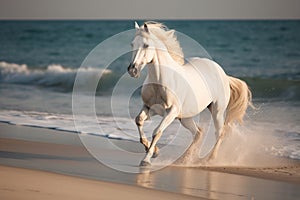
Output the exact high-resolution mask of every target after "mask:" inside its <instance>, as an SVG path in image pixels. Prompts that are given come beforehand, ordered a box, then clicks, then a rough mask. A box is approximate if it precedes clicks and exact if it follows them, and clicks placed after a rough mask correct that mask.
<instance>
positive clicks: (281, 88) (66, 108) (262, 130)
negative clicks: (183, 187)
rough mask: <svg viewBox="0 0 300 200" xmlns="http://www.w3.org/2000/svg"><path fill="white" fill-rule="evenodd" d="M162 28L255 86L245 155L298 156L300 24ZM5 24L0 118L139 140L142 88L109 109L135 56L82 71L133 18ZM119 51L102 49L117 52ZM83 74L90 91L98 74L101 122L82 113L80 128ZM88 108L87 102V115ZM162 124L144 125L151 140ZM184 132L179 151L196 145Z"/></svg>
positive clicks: (0, 33)
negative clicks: (76, 104)
mask: <svg viewBox="0 0 300 200" xmlns="http://www.w3.org/2000/svg"><path fill="white" fill-rule="evenodd" d="M162 22H163V23H164V24H165V25H167V26H168V27H169V28H170V29H175V30H177V31H179V32H181V33H184V34H186V35H187V36H189V37H191V38H192V39H194V40H195V41H197V42H198V43H199V44H201V45H202V46H203V47H204V48H205V50H206V51H207V52H208V53H209V55H210V57H211V59H213V60H215V61H216V62H218V63H219V64H220V65H221V66H222V67H223V68H224V70H225V72H226V73H227V74H230V75H231V76H236V77H239V78H241V79H243V80H245V81H246V82H247V83H248V85H249V86H250V88H251V91H252V93H253V101H254V104H255V106H256V109H254V110H251V109H249V110H248V112H247V116H246V118H245V120H246V123H245V124H244V126H242V127H240V128H239V131H238V132H239V133H238V134H239V137H240V138H242V139H241V140H240V141H239V140H237V141H236V142H237V143H239V144H240V145H241V144H244V145H246V144H247V141H251V142H252V143H253V144H252V145H251V146H249V148H255V147H259V148H260V151H262V152H265V153H268V154H271V155H274V156H278V157H287V158H291V159H300V143H299V141H300V116H299V111H300V35H299V32H300V21H299V20H294V21H289V20H286V21H223V20H222V21H162ZM140 23H142V22H140ZM0 27H1V28H0V121H2V122H8V123H11V124H18V125H27V126H37V127H41V128H51V129H57V130H64V131H70V132H73V133H79V134H92V135H99V136H102V137H107V138H118V139H124V140H134V141H139V138H138V132H137V130H136V126H135V123H134V117H135V116H136V115H137V114H138V112H139V109H140V108H141V106H142V102H141V98H140V91H139V89H137V91H136V92H135V93H134V94H133V95H132V97H131V98H130V99H129V102H128V99H122V96H120V97H117V99H118V101H119V103H118V106H116V107H117V108H116V109H117V110H114V112H112V108H111V107H112V98H111V97H112V93H113V89H114V87H115V85H116V83H117V82H118V80H119V79H120V77H122V76H123V75H124V74H126V70H127V66H128V65H129V63H130V59H131V55H130V53H127V54H124V55H122V56H120V57H118V58H116V60H114V61H113V62H112V63H111V64H110V65H109V66H102V61H101V60H99V61H97V62H96V63H97V64H95V65H94V66H82V63H83V61H84V59H85V58H86V57H87V56H88V54H89V53H90V52H91V51H92V50H93V49H94V48H95V47H96V46H97V45H98V44H100V43H101V42H103V41H105V40H106V39H107V38H109V37H111V36H113V35H115V34H118V33H120V32H122V31H127V30H130V29H133V27H134V21H97V20H95V21H23V20H22V21H0ZM132 38H133V35H132ZM179 39H180V38H179ZM179 42H180V41H179ZM128 46H130V41H129V42H128ZM115 48H116V47H115V46H111V48H107V49H105V51H107V52H113V51H114V50H115ZM191 48H192V47H191ZM183 50H184V51H191V52H193V49H183ZM199 54H200V52H199ZM200 56H201V55H200ZM79 67H83V75H84V77H83V78H84V79H83V80H84V81H83V82H84V83H86V84H87V83H88V82H89V80H91V79H93V78H97V77H98V75H97V74H99V73H102V77H101V79H100V80H99V84H98V86H97V87H96V91H95V93H94V94H93V96H94V97H95V99H94V102H95V106H94V107H95V108H94V109H95V114H96V118H97V123H94V122H93V121H94V120H93V118H94V116H89V115H84V114H82V115H81V116H79V119H80V121H81V122H82V123H81V125H82V124H83V125H84V126H74V116H73V112H72V92H73V85H74V81H75V78H76V75H77V71H78V68H79ZM105 68H106V69H105ZM98 78H99V77H98ZM142 78H143V77H142ZM128 80H129V79H128ZM130 81H132V80H131V79H130ZM140 82H141V81H140ZM83 95H84V94H83ZM86 95H90V94H86ZM120 105H122V106H120ZM85 106H89V105H81V107H82V108H83V109H84V108H85ZM128 113H129V115H126V114H128ZM123 114H124V115H123ZM206 115H207V114H204V116H200V121H199V123H200V124H201V123H202V126H203V127H206V128H207V127H209V126H210V124H209V122H210V120H209V119H210V118H209V117H207V116H206ZM124 116H125V117H124ZM126 116H127V117H126ZM128 116H129V117H128ZM77 118H78V116H77ZM159 120H160V118H158V117H155V118H154V119H153V120H152V121H151V122H149V123H150V125H147V124H146V127H145V128H146V134H147V136H149V137H151V134H152V129H153V126H154V124H155V123H158V122H159ZM151 125H152V126H151ZM99 126H100V127H101V130H99ZM179 127H180V125H179V123H178V122H175V123H173V124H172V125H171V127H170V128H168V129H167V130H166V133H165V134H164V135H163V136H162V139H161V140H160V143H161V144H167V143H168V142H169V141H171V140H172V138H174V135H175V133H178V131H177V130H179ZM180 131H181V132H182V133H181V134H179V135H181V140H179V142H178V141H177V144H176V145H181V142H182V144H184V143H186V140H188V139H191V136H190V135H189V133H188V132H187V131H185V130H183V129H180ZM187 138H188V139H187ZM253 138H259V140H258V139H256V140H254V139H253ZM245 140H246V142H245ZM180 141H181V142H180ZM266 141H272V142H266ZM233 145H234V144H233Z"/></svg>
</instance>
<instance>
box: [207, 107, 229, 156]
mask: <svg viewBox="0 0 300 200" xmlns="http://www.w3.org/2000/svg"><path fill="white" fill-rule="evenodd" d="M209 110H210V112H211V114H212V118H213V121H214V125H215V129H216V132H215V134H216V139H217V142H216V144H215V146H214V148H213V150H212V152H211V154H210V156H209V160H211V159H214V158H215V157H216V156H217V153H218V150H219V147H220V145H221V144H222V142H223V139H224V137H225V132H224V121H225V119H224V114H225V110H226V107H225V106H224V107H223V106H222V107H221V106H219V105H218V104H217V103H213V104H211V105H210V107H209Z"/></svg>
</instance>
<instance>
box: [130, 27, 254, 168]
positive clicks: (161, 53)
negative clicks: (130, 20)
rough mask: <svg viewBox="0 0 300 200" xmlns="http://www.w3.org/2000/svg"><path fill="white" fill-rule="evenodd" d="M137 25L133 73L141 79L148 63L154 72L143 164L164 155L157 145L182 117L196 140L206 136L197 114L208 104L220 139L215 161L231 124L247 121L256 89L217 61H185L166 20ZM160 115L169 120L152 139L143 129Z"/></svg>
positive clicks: (145, 90) (146, 87)
mask: <svg viewBox="0 0 300 200" xmlns="http://www.w3.org/2000/svg"><path fill="white" fill-rule="evenodd" d="M135 28H136V34H135V37H134V39H133V41H132V43H131V45H132V48H133V56H132V61H131V63H130V65H129V67H128V73H129V74H130V75H131V76H132V77H135V78H137V77H139V75H140V71H141V70H142V69H143V68H144V67H145V66H147V67H148V75H147V77H146V80H145V82H144V84H143V87H142V99H143V102H144V105H143V108H142V109H141V111H140V113H139V114H138V116H137V117H136V124H137V127H138V131H139V134H140V142H141V143H142V144H143V145H144V146H145V149H146V152H147V153H146V156H145V158H144V159H143V160H142V161H141V163H140V165H141V166H147V165H150V163H151V162H150V159H151V158H152V157H156V156H157V155H158V151H159V149H158V147H157V146H156V144H157V142H158V140H159V138H160V137H161V135H162V133H163V131H164V130H165V129H166V128H167V127H168V126H169V125H170V124H171V123H172V121H173V120H174V119H179V120H180V122H181V124H182V125H183V126H184V127H185V128H187V129H188V130H189V131H190V132H192V134H193V135H194V137H195V138H194V142H195V141H196V140H199V139H200V140H201V138H202V133H201V129H200V128H199V127H198V126H197V125H196V123H195V122H194V120H193V117H194V116H195V115H197V114H199V113H200V112H202V111H203V110H204V109H205V108H208V109H209V110H210V112H211V114H212V118H213V121H214V126H215V129H216V133H215V134H216V138H218V139H217V143H216V144H215V146H214V149H213V150H212V152H211V154H210V156H209V158H210V159H212V158H214V157H215V156H216V153H217V151H218V148H219V146H220V144H221V142H222V140H223V138H224V136H225V132H226V131H225V130H227V129H226V128H227V127H230V125H231V124H232V123H234V121H238V122H242V120H243V116H244V115H245V112H246V109H247V107H248V106H249V105H250V104H251V92H250V90H249V88H248V86H247V84H246V83H245V82H243V81H241V80H240V79H237V78H233V77H230V76H227V75H226V74H225V72H224V71H223V69H222V68H221V67H220V66H219V65H218V64H217V63H215V62H214V61H212V60H209V59H205V58H198V57H195V58H189V59H188V62H185V61H184V56H183V52H182V49H181V47H180V45H179V42H178V41H177V38H176V36H175V35H174V30H168V29H167V27H165V26H164V25H162V24H161V23H157V22H146V23H145V24H144V25H143V26H141V27H139V26H138V24H137V23H135ZM156 114H158V115H161V116H163V119H162V121H161V122H160V124H159V125H158V127H157V128H156V129H155V130H154V132H153V138H152V141H151V142H149V141H148V140H147V137H146V136H145V134H144V132H143V124H144V121H145V120H147V119H149V118H150V117H151V116H152V115H156ZM194 142H193V143H194ZM193 143H192V144H191V146H192V145H193Z"/></svg>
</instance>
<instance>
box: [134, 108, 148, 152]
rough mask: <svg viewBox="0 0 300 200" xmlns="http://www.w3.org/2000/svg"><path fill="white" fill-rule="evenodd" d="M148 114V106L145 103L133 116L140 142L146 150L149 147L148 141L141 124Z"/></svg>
mask: <svg viewBox="0 0 300 200" xmlns="http://www.w3.org/2000/svg"><path fill="white" fill-rule="evenodd" d="M148 114H149V108H148V107H147V106H146V105H144V106H143V108H142V109H141V111H140V113H139V114H138V116H136V118H135V123H136V125H137V128H138V131H139V134H140V142H141V143H142V144H143V145H144V147H145V150H146V151H148V149H149V147H150V142H149V141H148V140H147V137H146V135H145V133H144V130H143V126H144V122H145V121H146V120H147V119H148V118H149V116H148Z"/></svg>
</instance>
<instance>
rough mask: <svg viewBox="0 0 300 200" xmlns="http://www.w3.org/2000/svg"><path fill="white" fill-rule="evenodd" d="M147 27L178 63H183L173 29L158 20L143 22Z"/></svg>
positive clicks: (182, 55)
mask: <svg viewBox="0 0 300 200" xmlns="http://www.w3.org/2000/svg"><path fill="white" fill-rule="evenodd" d="M145 24H147V27H148V28H149V30H150V31H151V33H153V34H154V35H155V36H156V37H157V38H158V39H160V40H161V41H162V42H163V43H164V44H165V46H166V47H167V49H168V52H169V54H170V55H171V57H172V58H173V59H174V60H175V61H176V62H177V63H178V64H180V65H183V64H184V54H183V52H182V48H181V46H180V44H179V42H178V40H177V37H176V35H175V34H174V32H175V31H174V30H169V29H168V27H167V26H165V25H164V24H162V23H158V22H153V21H149V22H145Z"/></svg>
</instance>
